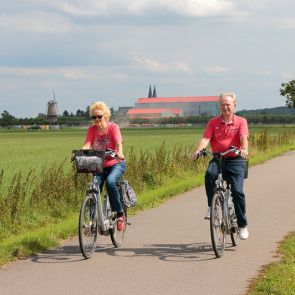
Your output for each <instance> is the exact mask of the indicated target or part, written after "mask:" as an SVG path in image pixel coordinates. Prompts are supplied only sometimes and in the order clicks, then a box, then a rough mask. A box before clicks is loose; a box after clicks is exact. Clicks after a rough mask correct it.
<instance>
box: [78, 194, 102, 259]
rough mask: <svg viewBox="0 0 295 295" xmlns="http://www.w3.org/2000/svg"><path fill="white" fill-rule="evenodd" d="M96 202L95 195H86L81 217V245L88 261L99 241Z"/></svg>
mask: <svg viewBox="0 0 295 295" xmlns="http://www.w3.org/2000/svg"><path fill="white" fill-rule="evenodd" d="M97 226H98V222H97V214H96V201H95V197H94V196H93V195H86V197H85V199H84V201H83V203H82V206H81V209H80V217H79V243H80V250H81V252H82V254H83V256H84V257H85V258H86V259H88V258H90V257H91V255H92V254H93V253H94V251H95V247H96V239H97Z"/></svg>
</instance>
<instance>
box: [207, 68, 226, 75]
mask: <svg viewBox="0 0 295 295" xmlns="http://www.w3.org/2000/svg"><path fill="white" fill-rule="evenodd" d="M204 71H205V72H206V73H207V74H214V75H216V74H224V73H227V72H229V69H228V68H225V67H221V66H215V67H208V66H206V67H204Z"/></svg>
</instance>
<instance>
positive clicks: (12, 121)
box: [0, 109, 295, 127]
mask: <svg viewBox="0 0 295 295" xmlns="http://www.w3.org/2000/svg"><path fill="white" fill-rule="evenodd" d="M111 111H112V116H111V120H112V121H114V122H116V123H118V124H120V123H124V125H125V126H126V125H129V124H130V125H150V124H154V125H188V124H202V125H203V124H206V123H207V122H208V121H209V119H210V118H211V116H198V117H170V118H154V119H142V118H133V119H128V118H127V117H126V116H119V115H118V114H117V112H116V111H114V109H111ZM237 114H238V115H241V116H242V117H244V118H246V119H247V120H248V123H249V124H295V114H257V115H253V114H249V113H241V114H240V113H239V112H238V113H237ZM90 120H91V119H90V116H89V112H82V111H81V112H78V111H77V113H76V114H72V113H71V114H70V113H68V112H66V111H65V112H64V113H63V115H62V116H59V117H58V118H57V121H56V123H55V124H58V125H67V126H81V125H89V124H90ZM46 124H48V122H47V120H46V117H40V116H38V117H36V118H24V119H23V118H20V119H19V118H16V117H14V116H12V115H11V114H9V113H8V112H7V111H4V112H3V113H2V114H1V117H0V126H2V127H11V126H18V125H46Z"/></svg>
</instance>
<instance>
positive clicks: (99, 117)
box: [91, 115, 103, 120]
mask: <svg viewBox="0 0 295 295" xmlns="http://www.w3.org/2000/svg"><path fill="white" fill-rule="evenodd" d="M102 117H103V115H97V116H91V119H92V120H96V119H99V120H101V119H102Z"/></svg>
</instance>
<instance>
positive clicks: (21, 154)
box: [0, 126, 290, 181]
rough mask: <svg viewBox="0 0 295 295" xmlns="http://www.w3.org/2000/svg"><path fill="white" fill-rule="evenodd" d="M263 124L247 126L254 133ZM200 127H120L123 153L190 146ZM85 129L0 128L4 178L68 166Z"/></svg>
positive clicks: (274, 130)
mask: <svg viewBox="0 0 295 295" xmlns="http://www.w3.org/2000/svg"><path fill="white" fill-rule="evenodd" d="M263 129H265V127H255V128H250V132H251V133H257V132H259V131H261V130H263ZM288 129H290V127H288V128H286V127H282V126H275V127H274V126H273V127H271V128H268V130H269V132H270V134H272V135H275V134H279V133H281V132H282V131H286V130H288ZM202 132H203V128H167V129H123V130H122V135H123V139H124V150H125V156H126V158H127V161H128V156H129V153H130V151H131V149H133V150H134V152H135V154H138V153H139V152H140V151H141V150H148V151H149V152H151V153H152V152H153V151H154V150H155V149H156V147H159V146H161V145H162V143H163V142H165V147H166V149H167V150H173V149H174V148H178V147H186V148H191V147H194V146H195V144H196V142H197V141H198V140H199V138H200V136H201V134H202ZM85 134H86V129H64V130H60V131H47V130H44V131H43V130H42V131H30V132H29V131H22V130H18V131H1V130H0V147H1V153H0V171H1V170H3V171H4V180H5V181H8V180H10V179H11V178H12V176H13V175H14V174H15V173H16V172H18V171H24V172H28V171H29V170H30V169H35V170H37V171H38V172H40V173H42V168H44V167H45V166H46V165H49V164H50V163H54V162H62V161H63V160H65V159H67V160H68V161H66V162H65V167H64V168H65V169H67V168H69V167H70V155H71V151H72V150H73V149H79V148H80V147H81V146H82V145H83V142H84V138H85Z"/></svg>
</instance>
